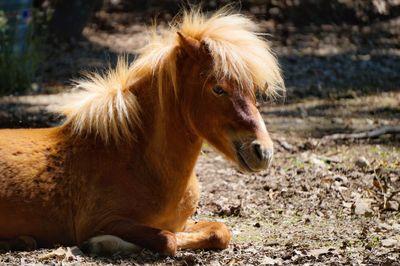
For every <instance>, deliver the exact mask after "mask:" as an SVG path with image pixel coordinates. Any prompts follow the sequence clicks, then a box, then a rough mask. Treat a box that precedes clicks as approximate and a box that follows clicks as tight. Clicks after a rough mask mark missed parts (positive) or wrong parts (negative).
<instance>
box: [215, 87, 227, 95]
mask: <svg viewBox="0 0 400 266" xmlns="http://www.w3.org/2000/svg"><path fill="white" fill-rule="evenodd" d="M213 92H214V94H215V95H217V96H222V95H225V94H226V92H225V90H224V89H223V88H222V87H221V86H215V87H214V88H213Z"/></svg>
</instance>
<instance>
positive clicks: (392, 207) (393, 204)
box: [386, 200, 400, 211]
mask: <svg viewBox="0 0 400 266" xmlns="http://www.w3.org/2000/svg"><path fill="white" fill-rule="evenodd" d="M399 209H400V206H399V203H398V202H397V201H394V200H391V201H388V202H387V205H386V210H388V211H398V210H399Z"/></svg>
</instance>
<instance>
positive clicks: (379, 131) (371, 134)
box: [323, 126, 400, 140]
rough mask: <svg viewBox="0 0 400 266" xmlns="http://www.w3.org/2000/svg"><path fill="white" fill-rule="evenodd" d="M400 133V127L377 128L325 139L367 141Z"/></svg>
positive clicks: (340, 134) (325, 137)
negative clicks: (367, 139)
mask: <svg viewBox="0 0 400 266" xmlns="http://www.w3.org/2000/svg"><path fill="white" fill-rule="evenodd" d="M399 133H400V126H398V127H397V126H395V127H389V126H386V127H381V128H376V129H373V130H369V131H364V132H359V133H350V134H342V133H339V134H333V135H328V136H324V137H323V139H325V140H336V139H366V138H376V137H379V136H381V135H385V134H399Z"/></svg>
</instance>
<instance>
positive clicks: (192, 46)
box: [176, 31, 201, 60]
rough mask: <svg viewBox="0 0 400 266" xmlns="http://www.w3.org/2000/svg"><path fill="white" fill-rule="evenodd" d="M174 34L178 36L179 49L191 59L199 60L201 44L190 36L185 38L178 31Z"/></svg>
mask: <svg viewBox="0 0 400 266" xmlns="http://www.w3.org/2000/svg"><path fill="white" fill-rule="evenodd" d="M176 34H178V39H179V45H180V47H182V49H183V50H184V51H185V52H186V53H187V54H188V55H189V56H190V57H192V58H193V59H195V60H198V59H200V58H199V57H200V50H201V42H199V41H198V40H196V39H194V38H192V37H190V36H185V35H183V34H182V33H181V32H179V31H178V32H176Z"/></svg>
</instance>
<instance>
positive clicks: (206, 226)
mask: <svg viewBox="0 0 400 266" xmlns="http://www.w3.org/2000/svg"><path fill="white" fill-rule="evenodd" d="M176 240H177V245H178V248H179V249H225V248H227V247H228V245H229V242H230V240H231V233H230V232H229V230H228V228H227V227H226V225H225V224H223V223H219V222H207V221H199V222H194V221H188V222H187V224H186V226H185V228H184V230H183V232H178V233H176Z"/></svg>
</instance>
